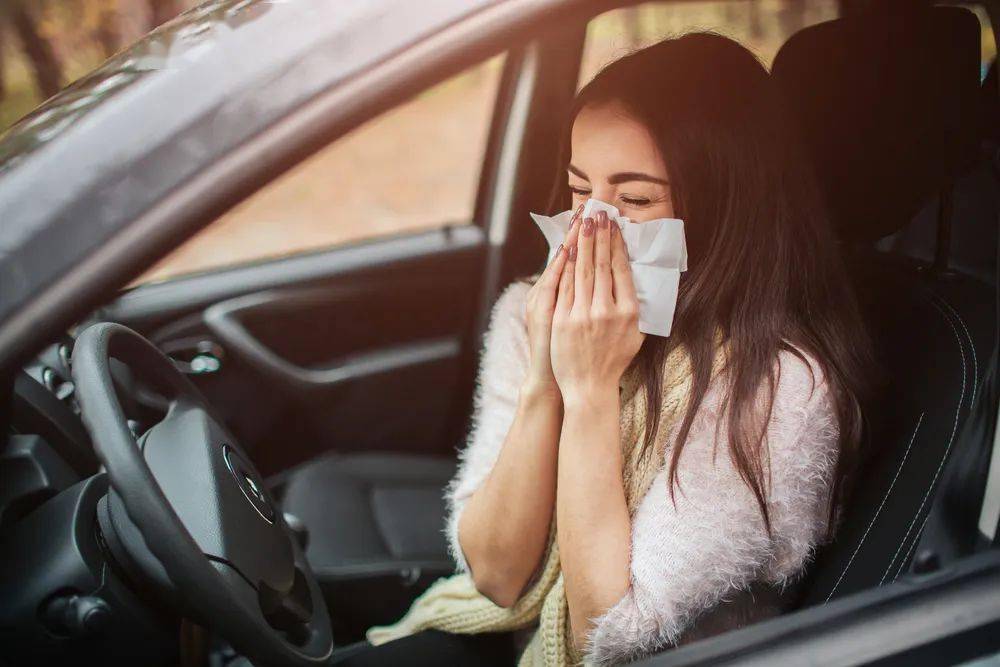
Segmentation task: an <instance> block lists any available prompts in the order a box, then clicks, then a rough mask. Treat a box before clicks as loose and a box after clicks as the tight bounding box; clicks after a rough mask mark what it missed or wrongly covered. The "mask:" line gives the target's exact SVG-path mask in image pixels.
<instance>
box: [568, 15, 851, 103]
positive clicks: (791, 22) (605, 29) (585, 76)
mask: <svg viewBox="0 0 1000 667" xmlns="http://www.w3.org/2000/svg"><path fill="white" fill-rule="evenodd" d="M837 15H838V12H837V0H817V1H815V2H809V3H785V5H784V6H783V7H781V8H780V9H777V10H775V8H774V7H773V6H770V5H764V4H763V3H760V2H755V1H753V0H735V1H729V0H723V1H721V2H719V1H716V2H705V1H694V2H683V3H668V2H646V3H643V4H640V5H636V6H633V7H625V8H622V9H615V10H611V11H609V12H605V13H603V14H601V15H599V16H597V17H596V18H594V19H593V20H591V21H590V23H589V24H588V25H587V38H586V42H585V43H584V50H583V57H582V60H581V63H580V79H579V82H578V88H580V87H583V85H584V84H585V83H587V82H588V81H590V79H592V78H593V76H594V75H595V74H596V73H597V72H598V70H600V69H601V67H603V66H604V65H606V64H607V63H609V62H611V61H613V60H616V59H617V58H620V57H621V56H623V55H625V54H626V53H629V52H630V51H634V50H637V49H641V48H644V47H646V46H649V45H650V44H653V43H655V42H658V41H660V40H661V39H664V38H666V37H670V36H671V35H676V34H680V33H683V32H688V31H691V30H713V31H715V32H718V33H720V34H723V35H725V36H727V37H732V38H733V39H735V40H737V41H738V42H740V43H741V44H743V45H745V46H746V47H747V48H749V49H750V50H751V51H753V52H754V53H756V54H757V56H758V57H759V58H760V59H761V61H762V62H763V63H764V64H765V65H766V66H767V67H769V68H770V66H771V62H772V61H773V60H774V56H775V55H776V54H777V53H778V49H779V48H781V45H782V44H783V43H784V42H785V40H787V39H788V38H789V37H790V36H791V35H792V34H793V33H795V32H798V31H799V30H801V29H802V28H805V27H806V26H810V25H814V24H816V23H820V22H821V21H828V20H830V19H834V18H837Z"/></svg>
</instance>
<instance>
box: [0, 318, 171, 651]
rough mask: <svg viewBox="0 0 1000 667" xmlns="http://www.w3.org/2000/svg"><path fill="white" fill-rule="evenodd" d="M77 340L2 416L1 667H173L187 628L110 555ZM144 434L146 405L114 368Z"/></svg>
mask: <svg viewBox="0 0 1000 667" xmlns="http://www.w3.org/2000/svg"><path fill="white" fill-rule="evenodd" d="M72 347H73V339H72V337H71V336H69V335H64V336H62V337H60V339H59V340H57V341H55V342H53V343H51V344H49V345H47V346H46V347H45V348H44V349H43V350H42V351H41V352H40V353H39V354H38V355H37V356H36V357H35V358H34V359H32V360H31V361H30V362H29V363H28V364H26V365H25V366H24V368H23V369H22V370H21V371H19V372H18V373H17V374H16V376H15V378H14V382H13V386H12V387H11V388H10V389H11V392H10V394H9V401H8V403H7V405H4V406H2V410H0V415H3V416H5V418H6V419H5V420H6V422H7V424H6V426H7V428H6V433H5V438H4V439H3V440H0V644H2V645H3V646H4V651H3V655H2V656H0V665H3V666H7V665H33V664H61V663H65V662H79V663H82V664H88V663H90V662H92V661H94V660H98V661H99V662H100V663H101V664H149V665H156V664H165V663H169V662H172V661H176V657H177V651H178V642H177V638H178V632H179V627H180V620H179V619H178V618H177V616H176V614H173V613H171V612H170V611H169V610H168V609H165V608H163V607H161V606H159V605H158V603H157V602H156V598H155V596H154V595H147V594H146V591H144V590H142V588H141V586H139V585H137V582H138V580H137V579H136V578H135V577H134V576H131V575H130V572H129V571H128V569H127V568H126V567H124V564H123V563H122V562H121V560H122V559H121V558H116V557H115V556H113V555H112V553H111V551H109V547H108V544H107V542H106V540H105V537H104V534H103V533H102V530H101V526H100V521H99V520H98V515H99V507H100V506H101V504H102V502H106V497H107V496H108V494H109V486H108V481H107V476H106V474H105V473H104V472H103V468H102V467H101V465H100V462H99V461H98V459H97V457H96V456H95V454H94V450H93V447H92V444H91V441H90V437H89V435H88V433H87V430H86V428H85V427H84V423H83V420H82V418H81V410H80V405H79V403H78V401H77V397H76V387H75V386H74V383H73V378H72V372H71V363H72V357H71V352H72ZM113 374H114V378H115V384H116V386H118V389H119V392H118V393H119V394H120V398H121V399H122V405H123V408H124V409H125V411H126V413H127V414H128V416H129V417H130V420H129V425H130V426H131V427H132V429H133V431H134V432H135V433H140V432H142V431H143V430H144V429H145V426H144V424H151V423H152V421H153V420H154V419H155V411H151V410H149V409H148V408H144V407H142V406H141V405H139V404H138V403H137V402H136V400H135V399H134V398H131V397H134V396H135V395H136V391H135V389H136V388H135V387H134V386H133V385H132V381H131V377H130V374H129V373H128V371H127V369H125V368H124V366H120V367H117V368H114V369H113Z"/></svg>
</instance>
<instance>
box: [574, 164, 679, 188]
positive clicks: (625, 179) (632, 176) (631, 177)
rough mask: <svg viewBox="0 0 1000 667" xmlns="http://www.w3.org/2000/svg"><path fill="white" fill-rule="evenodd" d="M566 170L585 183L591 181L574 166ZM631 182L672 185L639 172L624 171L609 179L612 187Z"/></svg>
mask: <svg viewBox="0 0 1000 667" xmlns="http://www.w3.org/2000/svg"><path fill="white" fill-rule="evenodd" d="M566 169H567V170H568V171H569V172H570V173H571V174H575V175H577V176H579V177H580V178H582V179H584V180H585V181H589V180H590V179H589V178H588V177H587V175H586V174H585V173H583V172H582V171H580V169H578V168H577V167H574V166H573V165H569V166H568V167H566ZM631 181H646V182H648V183H659V184H660V185H670V183H668V182H667V181H665V180H663V179H662V178H656V177H655V176H650V175H649V174H644V173H642V172H638V171H623V172H621V173H618V174H612V175H611V176H609V177H608V183H610V184H611V185H619V184H621V183H629V182H631Z"/></svg>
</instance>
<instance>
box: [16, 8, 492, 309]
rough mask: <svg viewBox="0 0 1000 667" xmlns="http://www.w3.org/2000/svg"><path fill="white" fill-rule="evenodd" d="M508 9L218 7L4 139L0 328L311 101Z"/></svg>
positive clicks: (116, 60) (171, 27) (161, 34)
mask: <svg viewBox="0 0 1000 667" xmlns="http://www.w3.org/2000/svg"><path fill="white" fill-rule="evenodd" d="M507 1H508V0H434V1H433V2H419V3H417V2H412V0H370V1H368V2H363V3H362V2H326V1H323V2H316V1H315V0H214V1H210V2H207V3H205V4H203V5H200V6H198V7H196V8H194V9H192V10H189V11H187V12H185V13H183V14H181V15H180V16H178V17H177V18H176V19H174V20H172V21H170V22H168V23H167V24H165V25H163V26H161V27H160V28H158V29H156V30H155V31H153V32H151V33H150V34H148V35H147V36H145V37H144V38H143V39H142V40H140V41H139V42H137V43H136V44H134V45H133V46H131V47H129V48H128V49H126V50H124V51H122V52H120V53H118V54H116V55H115V56H113V57H112V58H111V59H109V60H108V61H107V62H106V63H105V64H104V65H102V66H101V67H99V68H98V69H96V70H95V71H93V72H92V73H91V74H89V75H87V76H86V77H84V78H82V79H81V80H79V81H77V82H76V83H74V84H72V85H71V86H69V87H67V88H66V89H64V90H63V91H61V92H60V93H59V94H57V95H56V96H54V97H52V98H50V99H49V100H47V101H46V102H45V103H44V104H42V105H41V106H40V107H39V108H38V109H36V110H35V111H34V112H32V113H31V114H29V115H28V116H26V117H25V118H23V119H22V120H21V121H20V122H18V123H17V124H16V125H15V126H13V127H12V128H11V129H10V130H8V131H7V132H6V133H4V135H3V136H0V221H2V224H0V322H2V321H4V320H5V319H6V318H7V317H8V316H10V315H11V314H12V313H14V312H15V311H16V310H17V309H18V307H19V306H21V305H22V304H23V303H25V302H26V301H27V300H28V299H29V298H30V296H31V295H33V294H35V293H36V292H37V291H39V290H40V289H43V288H45V287H46V286H47V285H48V284H50V283H51V282H52V281H54V280H56V279H57V278H58V277H59V276H61V275H63V274H65V273H66V272H67V271H68V270H69V269H71V268H72V267H73V266H75V265H76V264H77V263H78V262H79V261H80V260H81V259H82V258H84V257H86V256H88V255H89V254H90V253H92V252H93V251H94V250H95V249H96V248H99V247H101V245H102V244H104V243H106V242H107V241H108V240H109V239H110V238H112V237H114V236H115V235H116V233H119V232H120V231H121V230H122V229H123V228H125V227H127V226H128V225H129V224H130V222H132V221H133V220H134V219H135V218H137V217H138V216H140V215H141V214H142V213H143V212H144V211H146V210H147V209H148V208H149V207H150V206H151V205H153V204H154V203H156V202H158V201H160V200H162V199H163V198H164V197H165V196H166V195H167V194H168V193H169V192H171V191H172V190H174V189H176V188H177V187H178V186H179V185H181V184H183V183H184V182H185V181H186V180H187V179H189V178H190V177H191V176H192V175H194V174H197V173H198V172H199V171H202V170H203V169H204V168H205V167H206V166H207V165H210V164H212V163H213V162H216V161H218V160H219V159H220V158H221V157H222V156H225V155H226V154H227V153H228V152H230V151H232V150H233V149H234V148H236V147H238V146H240V145H241V144H242V143H244V142H246V141H247V140H248V139H250V138H252V137H254V136H256V135H258V134H260V133H261V132H262V130H264V129H265V128H267V127H268V126H269V125H271V124H273V123H274V122H275V121H277V120H279V119H281V118H282V117H284V116H286V115H287V114H288V113H289V112H290V111H292V110H294V109H296V108H298V107H300V106H302V105H303V104H304V103H306V102H307V101H309V100H310V99H311V98H313V97H315V96H317V95H318V94H320V93H322V92H324V91H327V90H329V89H331V88H335V87H336V86H337V85H338V84H339V83H340V82H344V81H347V80H350V79H351V78H352V77H353V76H355V75H357V74H359V73H362V72H364V71H365V69H366V68H369V67H372V66H373V65H375V64H377V63H379V62H380V61H382V60H384V59H385V58H387V57H389V56H391V55H392V54H394V53H397V52H399V51H401V50H405V49H406V48H407V47H408V46H410V45H412V44H414V43H417V42H419V41H421V40H422V39H424V38H426V37H427V36H429V35H432V34H434V33H435V32H437V31H440V30H441V29H443V28H445V27H446V26H448V25H449V24H451V23H453V22H455V21H458V20H460V19H461V18H463V17H464V16H467V15H469V14H472V13H475V12H477V11H480V10H482V9H484V8H486V7H488V6H491V5H500V4H504V3H505V2H507Z"/></svg>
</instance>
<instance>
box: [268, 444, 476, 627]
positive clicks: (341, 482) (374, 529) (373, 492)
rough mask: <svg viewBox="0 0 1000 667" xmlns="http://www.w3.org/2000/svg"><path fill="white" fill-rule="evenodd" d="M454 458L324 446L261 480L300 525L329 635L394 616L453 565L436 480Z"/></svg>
mask: <svg viewBox="0 0 1000 667" xmlns="http://www.w3.org/2000/svg"><path fill="white" fill-rule="evenodd" d="M455 465H456V463H455V460H454V459H449V458H446V457H437V456H424V455H416V454H407V453H384V452H378V453H350V454H340V453H333V454H329V455H327V456H324V457H323V458H320V459H317V460H315V461H310V462H309V463H307V464H304V465H302V466H299V467H297V468H294V469H292V470H290V471H288V472H286V473H284V474H282V475H281V476H279V477H276V478H273V479H272V480H270V483H271V486H272V489H273V491H274V493H275V495H276V497H277V499H278V501H279V502H280V503H281V506H282V509H283V510H284V511H285V512H287V513H290V514H293V515H295V516H296V517H297V518H299V519H300V520H301V521H302V523H303V524H305V526H306V528H307V529H308V533H309V537H308V540H309V541H308V546H307V548H306V555H307V556H308V558H309V563H310V565H312V567H313V570H314V571H315V573H316V576H317V578H318V580H319V582H320V586H321V587H322V588H323V591H324V593H325V596H326V598H327V602H328V604H329V606H330V612H331V616H332V618H333V622H334V633H335V638H336V640H337V642H338V643H345V642H350V641H355V640H358V639H361V638H363V634H362V633H363V632H364V630H365V629H367V628H368V627H369V626H371V625H376V624H382V623H389V622H391V621H394V620H396V619H397V618H398V617H399V616H401V615H402V614H403V613H404V612H405V611H406V609H407V608H408V607H409V604H410V602H411V601H412V600H413V598H414V597H416V596H417V595H418V594H419V593H420V592H422V591H423V590H424V589H425V588H426V587H427V586H429V585H430V584H431V583H432V582H433V581H434V580H435V579H437V578H438V577H440V576H444V575H448V574H450V573H451V572H452V571H453V570H454V564H453V563H452V562H451V559H450V557H449V555H448V549H447V545H446V541H445V536H444V532H443V529H444V524H445V518H444V517H445V504H444V494H443V489H444V486H445V484H446V483H447V482H448V480H449V479H451V477H452V476H453V475H454V474H455ZM345 601H346V602H345Z"/></svg>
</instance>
